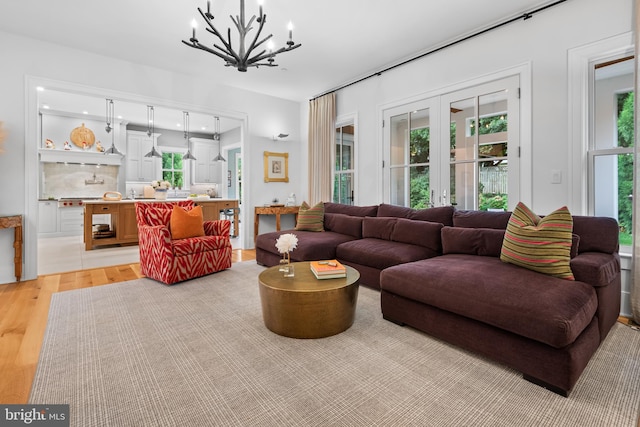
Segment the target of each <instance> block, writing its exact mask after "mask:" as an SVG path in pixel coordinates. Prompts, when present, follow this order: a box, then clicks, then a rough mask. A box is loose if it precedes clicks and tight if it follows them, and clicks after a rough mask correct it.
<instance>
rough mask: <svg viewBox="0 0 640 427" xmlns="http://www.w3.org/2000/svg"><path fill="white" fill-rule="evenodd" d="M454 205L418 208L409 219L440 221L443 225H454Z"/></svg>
mask: <svg viewBox="0 0 640 427" xmlns="http://www.w3.org/2000/svg"><path fill="white" fill-rule="evenodd" d="M454 211H455V208H454V207H453V206H440V207H437V208H429V209H417V210H415V211H413V212H412V213H411V215H409V219H417V220H420V221H431V222H439V223H440V224H443V225H453V212H454Z"/></svg>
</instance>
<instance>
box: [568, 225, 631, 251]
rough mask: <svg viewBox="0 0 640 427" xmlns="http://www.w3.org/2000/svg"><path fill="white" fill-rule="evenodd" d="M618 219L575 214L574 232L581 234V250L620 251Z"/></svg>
mask: <svg viewBox="0 0 640 427" xmlns="http://www.w3.org/2000/svg"><path fill="white" fill-rule="evenodd" d="M619 230H620V226H619V225H618V221H616V220H615V219H613V218H608V217H595V216H574V217H573V232H574V233H575V234H577V235H579V236H580V249H579V252H580V253H582V252H604V253H606V254H612V253H614V252H618V236H619V234H620V233H619Z"/></svg>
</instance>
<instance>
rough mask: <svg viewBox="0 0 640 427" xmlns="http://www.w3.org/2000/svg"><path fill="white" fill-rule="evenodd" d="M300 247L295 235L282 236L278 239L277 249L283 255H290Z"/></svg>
mask: <svg viewBox="0 0 640 427" xmlns="http://www.w3.org/2000/svg"><path fill="white" fill-rule="evenodd" d="M297 246H298V237H297V236H296V235H295V234H291V233H286V234H282V235H281V236H280V237H278V239H276V248H277V249H278V252H280V253H281V254H288V253H289V252H291V251H292V250H294V249H295V248H296V247H297Z"/></svg>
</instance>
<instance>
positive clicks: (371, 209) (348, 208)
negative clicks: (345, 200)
mask: <svg viewBox="0 0 640 427" xmlns="http://www.w3.org/2000/svg"><path fill="white" fill-rule="evenodd" d="M324 212H325V213H339V214H345V215H351V216H376V215H377V213H378V206H352V205H345V204H342V203H332V202H325V204H324Z"/></svg>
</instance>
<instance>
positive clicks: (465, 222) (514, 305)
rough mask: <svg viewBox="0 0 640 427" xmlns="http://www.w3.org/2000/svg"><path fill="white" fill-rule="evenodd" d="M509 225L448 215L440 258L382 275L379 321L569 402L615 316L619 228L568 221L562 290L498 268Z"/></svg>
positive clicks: (501, 216) (518, 270) (530, 274)
mask: <svg viewBox="0 0 640 427" xmlns="http://www.w3.org/2000/svg"><path fill="white" fill-rule="evenodd" d="M508 219H509V214H508V213H493V212H471V211H457V212H455V213H454V215H453V224H454V225H455V226H454V227H443V229H442V253H443V254H442V256H438V257H434V258H429V259H425V260H420V261H416V262H412V263H406V264H401V265H397V266H394V267H390V268H387V269H385V270H384V271H383V272H382V274H381V278H380V286H381V306H382V312H383V316H384V317H385V318H386V319H388V320H390V321H393V322H395V323H398V324H406V325H409V326H412V327H414V328H416V329H419V330H421V331H423V332H426V333H428V334H430V335H433V336H435V337H437V338H440V339H443V340H445V341H447V342H450V343H452V344H455V345H458V346H460V347H463V348H466V349H469V350H472V351H474V352H477V353H480V354H482V355H484V356H487V357H490V358H492V359H494V360H496V361H498V362H500V363H504V364H506V365H508V366H510V367H512V368H514V369H517V370H519V371H520V372H522V373H523V374H524V376H525V378H526V379H528V380H530V381H533V382H535V383H537V384H540V385H542V386H545V387H547V388H549V389H551V390H553V391H555V392H558V393H560V394H563V395H568V393H569V391H570V390H571V389H572V388H573V386H574V385H575V383H576V381H577V380H578V379H579V377H580V374H581V373H582V371H583V370H584V368H585V367H586V366H587V363H588V362H589V359H590V358H591V356H592V355H593V353H594V352H595V351H596V349H597V348H598V346H599V344H600V342H601V341H602V340H603V339H604V338H605V337H606V335H607V333H608V332H609V330H610V329H611V327H612V326H613V324H614V323H615V321H616V319H617V316H618V313H619V310H620V261H619V256H618V254H617V250H618V225H617V222H616V221H615V220H613V219H611V218H595V217H574V230H573V231H574V233H575V235H576V238H575V239H574V246H575V247H574V249H573V250H572V253H573V258H572V259H571V269H572V271H573V273H574V275H575V277H576V280H575V281H569V280H564V279H560V278H556V277H552V276H548V275H544V274H541V273H538V272H534V271H531V270H528V269H525V268H522V267H518V266H515V265H512V264H507V263H504V262H502V261H501V260H500V258H499V257H500V250H501V247H502V240H503V238H504V228H505V227H506V223H507V222H508Z"/></svg>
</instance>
